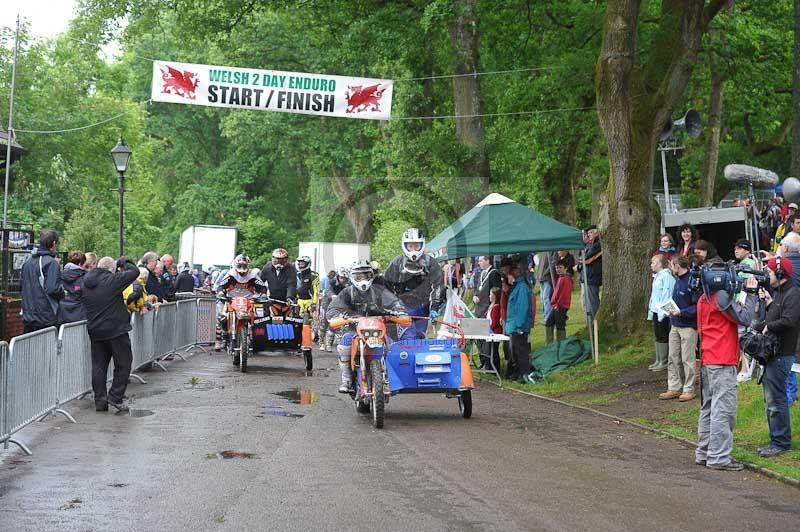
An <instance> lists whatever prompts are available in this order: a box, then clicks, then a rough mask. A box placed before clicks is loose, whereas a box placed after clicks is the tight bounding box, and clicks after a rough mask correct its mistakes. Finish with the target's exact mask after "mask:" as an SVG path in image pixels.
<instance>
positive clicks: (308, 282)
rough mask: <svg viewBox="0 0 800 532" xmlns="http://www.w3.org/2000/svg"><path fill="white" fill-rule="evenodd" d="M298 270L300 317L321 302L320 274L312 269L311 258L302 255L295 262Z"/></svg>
mask: <svg viewBox="0 0 800 532" xmlns="http://www.w3.org/2000/svg"><path fill="white" fill-rule="evenodd" d="M294 266H295V268H296V269H297V304H298V305H299V306H300V309H299V311H300V315H301V316H305V315H306V313H308V312H311V309H313V308H314V307H315V306H316V305H317V301H319V292H320V290H319V274H318V273H317V272H315V271H314V270H312V269H311V258H310V257H308V256H307V255H301V256H300V257H297V260H295V261H294Z"/></svg>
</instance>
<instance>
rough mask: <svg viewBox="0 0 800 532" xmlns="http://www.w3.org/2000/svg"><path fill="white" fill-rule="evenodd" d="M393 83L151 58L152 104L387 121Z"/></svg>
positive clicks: (380, 80)
mask: <svg viewBox="0 0 800 532" xmlns="http://www.w3.org/2000/svg"><path fill="white" fill-rule="evenodd" d="M393 88H394V82H393V81H392V80H386V79H370V78H349V77H345V76H326V75H323V74H301V73H298V72H280V71H277V70H259V69H252V68H236V67H220V66H210V65H196V64H192V63H176V62H172V61H153V83H152V88H151V98H152V100H153V101H154V102H168V103H185V104H189V105H209V106H212V107H230V108H235V109H259V110H261V111H277V112H279V113H300V114H306V115H319V116H339V117H342V118H364V119H370V120H389V118H390V117H391V111H392V90H393Z"/></svg>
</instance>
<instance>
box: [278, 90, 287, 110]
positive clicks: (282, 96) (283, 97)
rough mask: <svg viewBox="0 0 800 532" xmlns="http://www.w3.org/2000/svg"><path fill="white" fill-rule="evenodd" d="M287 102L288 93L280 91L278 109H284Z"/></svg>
mask: <svg viewBox="0 0 800 532" xmlns="http://www.w3.org/2000/svg"><path fill="white" fill-rule="evenodd" d="M285 101H286V92H285V91H279V92H278V109H283V104H284V102H285Z"/></svg>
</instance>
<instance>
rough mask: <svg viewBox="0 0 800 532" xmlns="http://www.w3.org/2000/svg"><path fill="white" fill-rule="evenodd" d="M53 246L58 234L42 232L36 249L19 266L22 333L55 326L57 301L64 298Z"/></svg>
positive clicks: (59, 270) (48, 231) (54, 246)
mask: <svg viewBox="0 0 800 532" xmlns="http://www.w3.org/2000/svg"><path fill="white" fill-rule="evenodd" d="M57 245H58V234H57V233H56V232H55V231H51V230H50V229H45V230H44V231H42V234H41V236H40V237H39V247H38V248H37V249H35V250H34V252H33V253H32V254H31V258H29V259H28V260H27V261H26V262H25V264H23V265H22V323H23V326H24V331H25V332H26V333H29V332H33V331H38V330H39V329H44V328H46V327H53V326H55V325H56V322H57V313H58V302H59V300H61V299H62V298H63V297H64V286H63V284H62V283H61V268H60V267H59V266H58V261H56V246H57Z"/></svg>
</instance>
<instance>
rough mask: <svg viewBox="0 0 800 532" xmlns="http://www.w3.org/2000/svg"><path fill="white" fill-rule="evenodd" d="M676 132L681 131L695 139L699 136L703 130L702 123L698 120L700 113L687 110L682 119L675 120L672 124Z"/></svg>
mask: <svg viewBox="0 0 800 532" xmlns="http://www.w3.org/2000/svg"><path fill="white" fill-rule="evenodd" d="M673 127H674V128H675V130H676V131H680V130H681V129H682V130H684V131H686V133H687V134H688V135H689V136H690V137H692V138H695V139H696V138H697V137H699V136H700V130H701V129H703V122H702V121H701V120H700V113H698V112H697V110H696V109H689V110H688V111H686V114H685V115H683V118H681V119H679V120H676V121H675V123H674V124H673Z"/></svg>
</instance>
